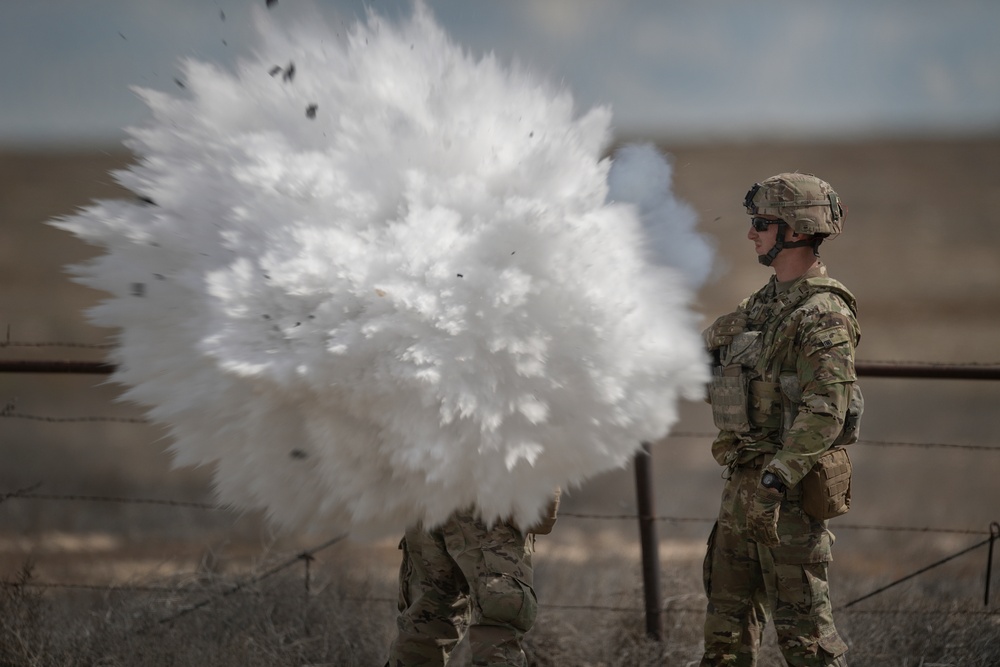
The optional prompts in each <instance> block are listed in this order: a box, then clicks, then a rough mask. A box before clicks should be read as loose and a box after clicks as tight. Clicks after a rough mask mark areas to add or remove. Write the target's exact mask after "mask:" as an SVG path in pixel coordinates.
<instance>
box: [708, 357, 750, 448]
mask: <svg viewBox="0 0 1000 667" xmlns="http://www.w3.org/2000/svg"><path fill="white" fill-rule="evenodd" d="M712 370H713V372H712V381H711V382H710V383H709V385H708V393H709V396H710V397H711V399H712V420H713V421H714V422H715V427H716V428H718V429H719V430H720V431H732V432H733V433H749V432H750V416H749V415H748V414H747V394H748V389H749V382H750V380H749V376H748V375H747V374H746V373H745V372H744V370H743V367H742V366H739V365H730V366H716V367H715V368H714V369H712Z"/></svg>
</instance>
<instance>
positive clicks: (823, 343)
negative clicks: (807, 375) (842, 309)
mask: <svg viewBox="0 0 1000 667" xmlns="http://www.w3.org/2000/svg"><path fill="white" fill-rule="evenodd" d="M850 340H851V334H850V331H849V330H848V328H847V325H846V324H845V323H843V322H840V323H836V324H834V325H833V326H828V327H825V328H822V329H819V330H818V331H815V332H814V333H813V334H812V335H811V336H810V337H809V340H807V341H805V345H804V348H805V353H806V355H808V356H812V355H813V354H815V353H816V352H820V351H822V350H829V349H831V348H834V347H837V346H838V345H843V344H845V343H849V342H850Z"/></svg>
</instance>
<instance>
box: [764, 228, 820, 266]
mask: <svg viewBox="0 0 1000 667" xmlns="http://www.w3.org/2000/svg"><path fill="white" fill-rule="evenodd" d="M786 229H788V223H787V222H785V221H784V220H780V221H779V222H778V233H777V234H776V235H775V237H774V245H773V246H771V249H770V250H768V251H767V253H766V254H764V255H757V261H758V262H760V263H761V264H763V265H764V266H771V262H773V261H774V258H775V257H777V256H778V253H779V252H781V251H782V250H784V249H785V248H802V247H804V246H811V245H814V244H815V243H816V242H815V241H814V240H813V239H811V238H806V239H802V240H801V241H789V242H786V241H785V230H786Z"/></svg>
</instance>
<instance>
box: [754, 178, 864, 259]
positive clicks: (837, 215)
mask: <svg viewBox="0 0 1000 667" xmlns="http://www.w3.org/2000/svg"><path fill="white" fill-rule="evenodd" d="M743 206H745V207H746V210H747V213H748V214H750V215H752V216H758V215H771V216H774V217H777V218H780V219H781V222H780V223H779V225H780V226H779V230H778V237H777V243H775V246H774V248H772V249H771V251H770V252H768V253H767V254H766V255H761V256H760V257H759V258H758V259H759V260H760V262H761V263H762V264H765V265H770V263H771V262H772V261H773V260H774V257H775V256H776V255H777V254H778V253H779V252H780V251H781V250H782V249H783V248H793V247H797V246H805V245H811V246H813V248H814V249H818V248H819V244H820V243H822V242H823V240H824V239H828V238H831V239H832V238H834V237H836V236H838V235H839V234H840V232H841V231H842V230H843V228H844V216H845V213H846V212H845V211H844V207H843V205H842V204H841V201H840V196H839V195H838V194H837V193H836V191H834V189H833V188H832V187H831V186H830V184H829V183H827V182H826V181H823V180H821V179H819V178H816V177H815V176H813V175H812V174H800V173H785V174H778V175H777V176H772V177H770V178H768V179H765V180H764V181H763V182H761V183H754V185H753V187H752V188H750V190H749V191H748V192H747V194H746V197H744V198H743ZM786 225H787V226H788V227H791V228H792V231H794V232H796V233H798V234H808V235H810V236H811V237H812V238H811V239H809V240H806V241H797V242H786V241H784V236H785V234H784V227H785V226H786ZM817 254H818V253H817Z"/></svg>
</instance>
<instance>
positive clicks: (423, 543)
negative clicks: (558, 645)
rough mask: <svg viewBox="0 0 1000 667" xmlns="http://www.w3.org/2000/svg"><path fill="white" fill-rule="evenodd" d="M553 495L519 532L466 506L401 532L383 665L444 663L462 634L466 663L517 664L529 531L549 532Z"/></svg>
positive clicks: (525, 621)
mask: <svg viewBox="0 0 1000 667" xmlns="http://www.w3.org/2000/svg"><path fill="white" fill-rule="evenodd" d="M559 497H560V493H559V491H556V492H555V493H554V495H553V498H552V501H551V502H550V503H549V506H548V507H547V508H546V511H545V513H544V516H543V517H542V519H541V520H540V521H539V522H538V523H537V524H535V525H534V526H531V527H530V528H527V529H522V528H520V527H519V526H517V525H516V524H515V523H513V522H511V521H496V522H494V523H492V524H490V523H487V522H485V521H484V520H483V519H482V518H481V517H480V516H478V514H477V513H476V512H475V510H474V508H469V509H467V510H463V511H459V512H455V513H453V514H452V515H451V516H450V517H449V518H448V520H447V521H445V522H444V523H443V524H442V525H440V526H437V527H435V528H432V529H425V528H424V527H423V526H419V525H418V526H414V527H412V528H410V529H409V530H407V531H406V534H405V535H404V537H403V540H402V541H401V542H400V544H399V548H400V549H401V550H402V551H403V561H402V564H401V565H400V571H399V602H398V607H399V616H398V617H397V620H396V626H397V636H396V639H395V641H393V643H392V646H391V647H390V649H389V659H388V661H387V662H386V666H387V667H424V666H427V667H430V666H431V665H435V666H439V665H447V664H448V661H449V659H450V658H451V656H452V652H453V651H454V649H455V647H456V646H457V645H458V644H459V642H460V641H461V640H462V638H463V636H465V635H466V633H467V634H468V641H469V653H470V654H471V660H472V665H473V666H474V667H524V666H525V664H526V658H525V654H524V650H523V649H522V647H521V640H522V639H523V637H524V634H525V633H526V632H527V631H528V630H529V629H530V628H531V626H532V624H533V623H534V621H535V616H536V614H537V611H538V601H537V598H536V597H535V590H534V588H533V587H532V566H531V554H532V550H533V548H534V536H535V535H544V534H548V533H549V532H551V530H552V528H553V526H554V525H555V521H556V515H557V512H558V508H559Z"/></svg>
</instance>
